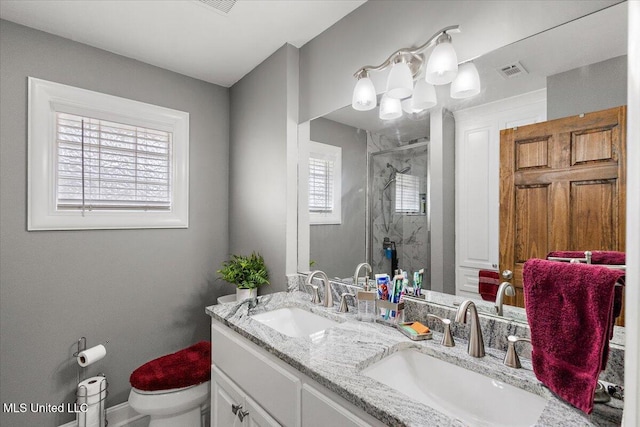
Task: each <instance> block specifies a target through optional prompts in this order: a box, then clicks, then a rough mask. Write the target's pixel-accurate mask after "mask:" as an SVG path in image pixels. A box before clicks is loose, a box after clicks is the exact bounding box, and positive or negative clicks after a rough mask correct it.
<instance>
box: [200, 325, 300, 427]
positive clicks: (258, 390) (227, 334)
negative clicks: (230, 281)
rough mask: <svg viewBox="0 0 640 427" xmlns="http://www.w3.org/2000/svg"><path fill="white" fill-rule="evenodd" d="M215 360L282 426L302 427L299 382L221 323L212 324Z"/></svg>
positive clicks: (213, 357) (217, 364)
mask: <svg viewBox="0 0 640 427" xmlns="http://www.w3.org/2000/svg"><path fill="white" fill-rule="evenodd" d="M211 344H212V351H211V353H212V360H213V364H214V365H215V366H217V367H218V368H219V369H220V370H221V371H222V372H224V373H225V374H226V375H227V376H229V377H230V378H233V380H234V382H235V383H236V384H237V385H238V386H239V387H240V388H241V389H242V390H243V391H244V392H246V393H247V394H248V395H249V396H251V397H252V398H253V399H254V400H255V401H256V402H257V403H258V404H259V405H260V406H261V407H262V408H264V410H266V411H267V412H268V413H269V414H270V415H271V416H272V417H274V418H275V419H276V420H277V421H278V422H279V423H280V424H282V425H286V426H299V425H300V405H299V402H300V390H301V382H300V380H299V379H298V378H297V377H295V376H294V375H292V374H291V373H289V372H287V371H286V370H285V369H284V368H282V367H280V366H278V365H277V364H276V362H275V361H272V360H269V359H268V357H267V355H265V354H262V353H261V351H264V350H261V349H259V348H258V347H257V346H256V345H255V344H253V343H251V342H249V341H247V340H246V339H244V338H242V337H240V336H239V335H238V334H236V333H234V332H233V331H231V330H230V329H228V328H227V327H226V326H224V325H220V324H219V323H218V321H216V320H213V321H212V324H211Z"/></svg>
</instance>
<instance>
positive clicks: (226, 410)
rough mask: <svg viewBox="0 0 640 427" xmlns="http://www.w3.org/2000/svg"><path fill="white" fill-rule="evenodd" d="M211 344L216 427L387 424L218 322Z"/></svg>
mask: <svg viewBox="0 0 640 427" xmlns="http://www.w3.org/2000/svg"><path fill="white" fill-rule="evenodd" d="M211 344H212V346H211V355H212V371H211V379H212V385H211V425H212V427H234V426H238V427H239V426H243V427H244V426H260V427H265V426H280V425H282V426H286V427H313V426H341V427H342V426H345V427H349V426H354V427H355V426H358V427H362V426H376V427H377V426H384V424H383V423H381V422H379V421H378V420H376V419H375V418H373V417H372V416H370V415H369V414H367V413H365V412H364V411H363V410H362V409H360V408H357V407H356V406H355V405H353V404H351V403H350V402H347V401H346V400H345V399H343V398H342V397H340V396H338V395H337V394H335V393H333V392H331V391H330V390H328V389H326V388H325V387H323V386H321V385H320V384H318V383H317V382H316V381H314V380H312V379H311V378H309V377H307V376H306V375H304V374H302V373H301V372H300V371H298V370H296V369H294V368H293V367H291V366H289V365H288V364H287V363H285V362H283V361H282V360H280V359H278V358H277V357H275V356H274V355H272V354H270V353H269V352H268V351H266V350H265V349H263V348H261V347H260V346H258V345H257V344H255V343H253V342H251V341H249V340H248V339H246V338H244V337H242V336H241V335H240V334H238V333H236V332H234V331H232V330H231V329H229V328H228V327H226V326H225V325H223V324H222V323H220V322H218V321H217V320H215V319H214V320H212V322H211ZM232 405H241V406H242V408H239V409H238V410H237V411H236V414H234V413H233V412H234V411H233V408H234V406H232ZM240 411H242V413H243V415H242V417H239V416H238V412H240ZM245 413H246V415H245ZM240 418H242V420H240ZM234 423H235V424H234Z"/></svg>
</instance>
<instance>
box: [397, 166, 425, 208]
mask: <svg viewBox="0 0 640 427" xmlns="http://www.w3.org/2000/svg"><path fill="white" fill-rule="evenodd" d="M396 213H403V214H418V213H420V178H418V177H417V176H414V175H408V174H403V173H399V174H397V175H396Z"/></svg>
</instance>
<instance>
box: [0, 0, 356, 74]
mask: <svg viewBox="0 0 640 427" xmlns="http://www.w3.org/2000/svg"><path fill="white" fill-rule="evenodd" d="M365 1H366V0H340V1H326V0H325V1H319V0H239V1H238V2H237V3H235V5H233V7H232V8H231V10H230V11H229V13H228V14H227V13H223V12H221V11H219V10H217V9H215V8H213V7H211V6H209V5H207V4H205V2H202V1H199V0H163V1H148V0H127V1H117V0H77V1H70V0H67V1H62V0H46V1H45V0H0V18H2V19H6V20H8V21H13V22H16V23H18V24H22V25H26V26H28V27H32V28H36V29H39V30H42V31H46V32H48V33H52V34H55V35H58V36H61V37H65V38H68V39H71V40H74V41H77V42H80V43H84V44H87V45H90V46H94V47H97V48H100V49H104V50H107V51H110V52H113V53H116V54H119V55H123V56H127V57H129V58H133V59H137V60H139V61H142V62H146V63H148V64H152V65H156V66H158V67H161V68H165V69H168V70H171V71H175V72H177V73H181V74H184V75H187V76H190V77H194V78H197V79H200V80H204V81H207V82H211V83H214V84H218V85H221V86H225V87H229V86H232V85H233V84H234V83H236V82H237V81H238V80H240V79H241V78H242V77H243V76H244V75H246V74H247V73H249V72H250V71H251V70H252V69H254V68H255V67H256V66H257V65H259V64H260V63H261V62H262V61H264V60H265V59H266V58H268V57H269V56H270V55H271V54H272V53H273V52H275V51H276V50H277V49H278V48H280V47H281V46H283V45H284V44H285V43H290V44H292V45H294V46H296V47H301V46H303V45H304V44H305V43H307V42H308V41H310V40H311V39H313V38H314V37H315V36H317V35H318V34H320V33H322V32H323V31H324V30H326V29H327V28H329V27H331V26H332V25H333V24H334V23H336V22H337V21H339V20H340V19H342V18H343V17H344V16H346V15H347V14H349V13H350V12H351V11H353V10H354V9H356V8H357V7H358V6H360V5H361V4H363V3H364V2H365ZM211 3H222V4H224V3H230V2H229V1H228V0H217V1H211ZM231 3H232V2H231Z"/></svg>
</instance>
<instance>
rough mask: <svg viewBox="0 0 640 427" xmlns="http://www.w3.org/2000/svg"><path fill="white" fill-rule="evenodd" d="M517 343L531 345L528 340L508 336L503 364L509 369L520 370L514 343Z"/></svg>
mask: <svg viewBox="0 0 640 427" xmlns="http://www.w3.org/2000/svg"><path fill="white" fill-rule="evenodd" d="M519 341H526V342H528V343H531V340H530V339H529V338H520V337H517V336H515V335H509V336H508V337H507V343H508V345H507V354H506V355H505V356H504V364H505V365H507V366H508V367H510V368H516V369H518V368H521V367H522V365H521V364H520V358H519V357H518V352H516V345H515V344H516V343H517V342H519Z"/></svg>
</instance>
